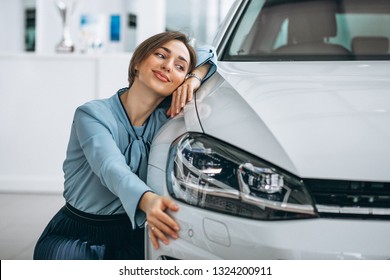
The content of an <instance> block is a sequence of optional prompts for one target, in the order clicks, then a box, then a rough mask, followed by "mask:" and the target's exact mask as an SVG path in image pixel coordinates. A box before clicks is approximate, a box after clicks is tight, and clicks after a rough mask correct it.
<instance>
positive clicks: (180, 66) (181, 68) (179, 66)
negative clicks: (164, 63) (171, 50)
mask: <svg viewBox="0 0 390 280" xmlns="http://www.w3.org/2000/svg"><path fill="white" fill-rule="evenodd" d="M176 67H177V69H179V70H180V71H184V66H182V65H177V66H176Z"/></svg>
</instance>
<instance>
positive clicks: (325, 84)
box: [145, 0, 390, 259]
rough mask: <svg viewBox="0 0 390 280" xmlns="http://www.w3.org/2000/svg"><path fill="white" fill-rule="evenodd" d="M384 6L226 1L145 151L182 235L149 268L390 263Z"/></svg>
mask: <svg viewBox="0 0 390 280" xmlns="http://www.w3.org/2000/svg"><path fill="white" fill-rule="evenodd" d="M389 39H390V1H385V0H337V1H336V0H335V1H325V0H324V1H321V0H319V1H307V0H306V1H303V0H302V1H299V0H295V1H290V0H285V1H280V0H253V1H237V2H236V3H235V4H234V5H233V7H232V9H231V11H230V12H229V14H228V15H227V17H226V20H225V22H224V23H223V25H222V26H221V28H220V32H219V34H218V35H217V36H216V39H215V47H216V49H217V54H218V72H217V73H216V74H215V75H214V76H213V77H212V78H211V79H209V80H208V81H206V82H205V83H204V85H203V86H202V87H201V88H200V89H199V91H198V92H197V93H196V98H195V100H194V101H192V102H190V103H189V104H188V105H187V106H186V107H185V108H184V112H183V114H181V115H179V116H177V117H176V118H174V119H173V120H171V121H169V122H168V123H167V124H166V125H165V126H164V127H163V128H162V129H161V131H160V132H159V134H158V135H157V137H156V138H155V140H154V142H153V145H152V147H151V152H150V157H149V168H148V184H149V185H150V186H151V187H153V188H154V189H155V190H156V192H158V193H160V194H164V195H167V196H170V197H172V198H173V199H175V200H176V201H177V203H178V205H179V207H180V211H178V212H177V213H173V214H172V215H173V216H174V218H175V219H176V220H177V221H178V223H179V224H180V227H181V230H180V232H179V234H180V238H179V239H178V240H172V242H170V244H169V245H167V246H166V245H164V244H162V246H161V247H160V249H158V250H154V248H153V246H152V245H151V244H150V242H149V239H148V238H146V245H145V246H146V258H147V259H390V241H389V236H390V54H389Z"/></svg>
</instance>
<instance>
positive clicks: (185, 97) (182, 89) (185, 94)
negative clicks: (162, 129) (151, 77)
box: [167, 78, 201, 118]
mask: <svg viewBox="0 0 390 280" xmlns="http://www.w3.org/2000/svg"><path fill="white" fill-rule="evenodd" d="M200 85H201V83H200V81H199V80H198V79H196V78H190V79H186V80H185V81H184V83H183V84H181V86H179V87H178V88H177V89H176V90H175V91H174V92H173V94H172V102H171V107H170V108H169V110H168V112H167V115H168V116H170V117H171V118H173V117H174V116H176V115H177V114H179V112H180V111H181V109H182V108H183V107H184V105H186V104H187V103H188V102H190V101H191V100H192V98H193V96H194V92H195V91H196V90H197V89H198V88H199V87H200Z"/></svg>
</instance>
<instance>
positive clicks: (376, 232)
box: [146, 203, 390, 260]
mask: <svg viewBox="0 0 390 280" xmlns="http://www.w3.org/2000/svg"><path fill="white" fill-rule="evenodd" d="M178 204H179V207H180V211H179V212H178V213H175V214H174V217H175V219H176V220H177V221H178V222H179V225H180V227H181V229H180V232H179V236H180V238H179V239H178V240H172V241H171V242H170V244H169V245H164V244H162V246H161V247H160V248H159V249H158V250H155V249H154V248H153V247H152V246H151V244H150V243H149V242H148V238H147V239H146V258H147V259H161V258H174V259H289V260H290V259H317V260H324V259H329V260H333V259H371V260H374V259H390V243H389V242H388V236H389V234H390V223H389V221H379V220H348V219H324V218H314V219H305V220H284V221H257V220H250V219H243V218H238V217H233V216H228V215H224V214H220V213H215V212H210V211H205V210H203V209H199V208H194V207H191V206H189V205H186V204H182V203H178ZM221 221H223V222H221ZM146 232H147V231H146Z"/></svg>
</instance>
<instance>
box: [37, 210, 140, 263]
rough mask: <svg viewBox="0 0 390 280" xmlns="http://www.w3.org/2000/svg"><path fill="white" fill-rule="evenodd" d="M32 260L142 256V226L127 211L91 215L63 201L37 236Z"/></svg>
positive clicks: (130, 257)
mask: <svg viewBox="0 0 390 280" xmlns="http://www.w3.org/2000/svg"><path fill="white" fill-rule="evenodd" d="M33 258H34V259H35V260H142V259H144V230H143V229H136V230H133V228H132V225H131V221H130V219H129V217H128V216H127V215H126V214H122V215H94V214H89V213H84V212H81V211H79V210H77V209H75V208H74V207H72V206H71V205H69V204H66V205H65V206H64V207H63V208H61V209H60V211H58V213H57V214H56V215H55V216H54V217H53V219H52V220H51V221H50V222H49V224H48V225H47V226H46V228H45V229H44V231H43V233H42V235H41V237H40V238H39V239H38V241H37V244H36V246H35V249H34V256H33Z"/></svg>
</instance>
